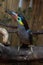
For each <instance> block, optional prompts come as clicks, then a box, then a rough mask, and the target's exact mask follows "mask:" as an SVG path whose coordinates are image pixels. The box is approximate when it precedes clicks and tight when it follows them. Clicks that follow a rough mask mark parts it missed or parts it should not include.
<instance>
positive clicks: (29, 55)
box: [0, 44, 43, 62]
mask: <svg viewBox="0 0 43 65" xmlns="http://www.w3.org/2000/svg"><path fill="white" fill-rule="evenodd" d="M31 47H32V50H33V52H32V51H31V50H29V49H28V50H26V49H20V50H19V51H18V48H17V47H12V46H8V47H6V46H4V45H2V44H0V59H1V61H7V62H8V61H10V60H12V61H14V60H16V61H32V60H39V59H43V47H41V46H31Z"/></svg>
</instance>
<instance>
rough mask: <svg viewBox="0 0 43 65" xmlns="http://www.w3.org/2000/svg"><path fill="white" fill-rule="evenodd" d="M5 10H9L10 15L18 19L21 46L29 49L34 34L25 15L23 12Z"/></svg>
mask: <svg viewBox="0 0 43 65" xmlns="http://www.w3.org/2000/svg"><path fill="white" fill-rule="evenodd" d="M5 12H7V13H8V14H9V15H11V16H12V18H13V19H14V20H16V21H17V24H18V25H17V27H18V31H17V34H18V36H19V38H20V44H21V46H20V48H23V49H28V48H29V45H32V44H33V43H32V41H33V39H32V34H31V32H32V31H31V30H30V28H29V26H28V23H27V21H26V19H25V17H24V16H23V15H22V14H21V13H16V12H14V11H12V10H6V11H5Z"/></svg>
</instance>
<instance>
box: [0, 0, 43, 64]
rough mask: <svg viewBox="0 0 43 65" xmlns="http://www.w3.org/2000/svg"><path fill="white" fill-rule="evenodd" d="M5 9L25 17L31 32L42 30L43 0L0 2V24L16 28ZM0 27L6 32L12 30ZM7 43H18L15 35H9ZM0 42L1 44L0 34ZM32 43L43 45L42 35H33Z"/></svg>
mask: <svg viewBox="0 0 43 65" xmlns="http://www.w3.org/2000/svg"><path fill="white" fill-rule="evenodd" d="M6 9H10V10H13V11H15V12H21V13H22V14H23V15H24V16H25V18H26V20H27V22H28V25H29V27H30V29H31V30H33V31H37V30H43V0H0V23H4V24H8V25H12V26H17V22H15V21H14V20H13V19H12V17H11V16H10V15H8V14H7V13H5V10H6ZM8 19H9V20H8ZM1 26H2V27H4V28H6V29H7V30H14V29H12V28H8V27H5V26H3V25H0V27H1ZM9 41H10V43H11V45H12V46H13V45H17V44H18V43H19V42H20V40H19V37H18V36H17V34H16V33H9ZM0 42H2V35H1V34H0ZM33 43H34V44H36V45H43V35H38V36H36V35H34V36H33ZM5 65H6V64H5ZM33 65H35V64H33ZM37 65H38V63H37Z"/></svg>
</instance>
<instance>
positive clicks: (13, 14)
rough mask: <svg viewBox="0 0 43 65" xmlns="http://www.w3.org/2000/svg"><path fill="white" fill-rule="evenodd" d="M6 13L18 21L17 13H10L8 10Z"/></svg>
mask: <svg viewBox="0 0 43 65" xmlns="http://www.w3.org/2000/svg"><path fill="white" fill-rule="evenodd" d="M5 12H7V13H8V14H9V15H11V16H12V17H13V18H14V19H15V20H17V17H18V15H17V13H15V12H13V11H10V10H6V11H5Z"/></svg>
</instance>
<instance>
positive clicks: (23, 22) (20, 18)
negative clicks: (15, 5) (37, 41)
mask: <svg viewBox="0 0 43 65" xmlns="http://www.w3.org/2000/svg"><path fill="white" fill-rule="evenodd" d="M7 13H8V14H10V15H11V16H12V17H13V18H14V20H16V21H17V22H18V23H19V24H20V25H21V26H24V27H25V29H29V27H28V24H27V21H26V20H25V17H24V16H23V15H22V14H21V13H19V14H17V13H15V12H13V11H9V10H8V11H7Z"/></svg>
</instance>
